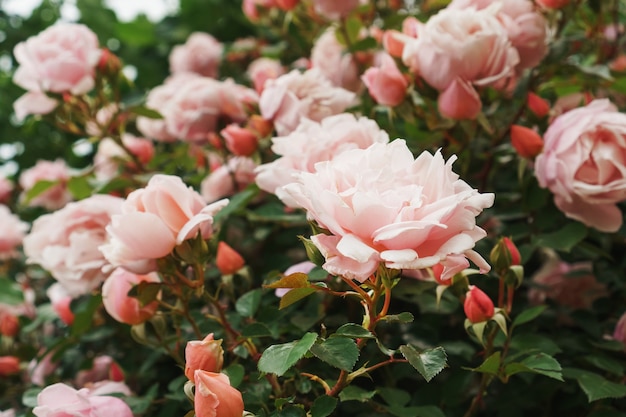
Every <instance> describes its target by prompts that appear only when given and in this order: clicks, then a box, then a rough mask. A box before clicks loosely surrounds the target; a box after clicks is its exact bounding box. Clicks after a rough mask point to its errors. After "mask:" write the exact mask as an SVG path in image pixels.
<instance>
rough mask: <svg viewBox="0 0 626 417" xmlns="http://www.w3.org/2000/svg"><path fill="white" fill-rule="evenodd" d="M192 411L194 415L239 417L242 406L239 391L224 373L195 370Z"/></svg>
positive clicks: (198, 416) (200, 416)
mask: <svg viewBox="0 0 626 417" xmlns="http://www.w3.org/2000/svg"><path fill="white" fill-rule="evenodd" d="M193 380H194V383H195V384H196V388H195V395H194V411H195V413H196V417H241V416H242V415H243V411H244V406H243V398H242V396H241V392H239V391H238V390H237V389H236V388H233V387H232V386H231V385H230V379H229V378H228V376H226V375H224V374H219V373H215V372H207V371H202V370H197V371H196V372H195V373H194V379H193Z"/></svg>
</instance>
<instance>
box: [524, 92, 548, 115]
mask: <svg viewBox="0 0 626 417" xmlns="http://www.w3.org/2000/svg"><path fill="white" fill-rule="evenodd" d="M526 104H527V105H528V109H529V110H530V111H531V112H533V114H534V115H535V116H537V117H546V116H547V115H548V113H550V103H548V102H547V101H546V100H544V99H543V98H541V97H539V96H538V95H537V94H535V93H528V97H527V99H526Z"/></svg>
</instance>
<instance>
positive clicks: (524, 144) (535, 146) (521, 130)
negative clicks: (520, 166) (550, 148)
mask: <svg viewBox="0 0 626 417" xmlns="http://www.w3.org/2000/svg"><path fill="white" fill-rule="evenodd" d="M511 145H513V147H514V148H515V150H516V151H517V154H518V155H519V156H521V157H522V158H529V159H532V158H534V157H536V156H537V155H539V154H540V153H541V151H542V150H543V139H541V136H539V134H538V133H537V132H535V131H534V130H532V129H530V128H528V127H524V126H520V125H512V126H511Z"/></svg>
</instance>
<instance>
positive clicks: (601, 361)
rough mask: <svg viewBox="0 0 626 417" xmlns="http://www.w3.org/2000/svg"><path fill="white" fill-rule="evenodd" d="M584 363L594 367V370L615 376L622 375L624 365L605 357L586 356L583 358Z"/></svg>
mask: <svg viewBox="0 0 626 417" xmlns="http://www.w3.org/2000/svg"><path fill="white" fill-rule="evenodd" d="M585 361H587V362H588V363H590V364H591V365H593V366H595V367H596V368H599V369H602V370H603V371H607V372H609V373H611V374H613V375H616V376H623V375H624V365H622V364H621V363H620V362H619V361H616V360H614V359H612V358H610V357H608V356H605V355H588V356H585Z"/></svg>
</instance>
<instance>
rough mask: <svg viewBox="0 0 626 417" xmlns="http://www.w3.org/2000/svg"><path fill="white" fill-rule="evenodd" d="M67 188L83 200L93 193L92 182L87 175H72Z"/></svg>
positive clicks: (76, 197)
mask: <svg viewBox="0 0 626 417" xmlns="http://www.w3.org/2000/svg"><path fill="white" fill-rule="evenodd" d="M67 189H68V190H70V193H72V195H73V196H74V199H75V200H82V199H83V198H87V197H89V196H90V195H92V194H93V190H92V188H91V184H89V180H88V179H87V177H72V178H70V180H69V181H68V182H67Z"/></svg>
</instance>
